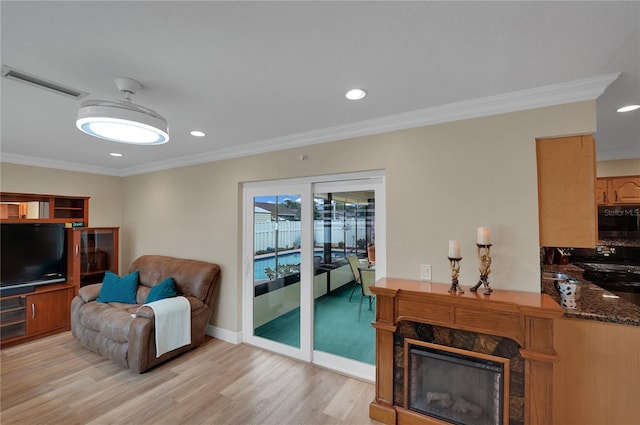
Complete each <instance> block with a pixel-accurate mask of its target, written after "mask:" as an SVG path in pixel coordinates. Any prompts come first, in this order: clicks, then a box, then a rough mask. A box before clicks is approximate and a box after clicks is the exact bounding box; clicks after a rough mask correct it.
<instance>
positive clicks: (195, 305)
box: [136, 296, 205, 319]
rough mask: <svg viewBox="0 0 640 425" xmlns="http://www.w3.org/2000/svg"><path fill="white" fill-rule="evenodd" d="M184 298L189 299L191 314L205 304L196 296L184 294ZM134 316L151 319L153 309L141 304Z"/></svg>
mask: <svg viewBox="0 0 640 425" xmlns="http://www.w3.org/2000/svg"><path fill="white" fill-rule="evenodd" d="M185 298H186V299H187V300H188V301H189V304H191V313H192V314H193V312H194V311H197V310H199V309H201V308H202V307H203V306H204V305H205V304H204V303H203V302H202V301H200V300H199V299H198V298H196V297H187V296H185ZM136 317H144V318H146V319H153V318H154V315H153V309H152V308H151V307H148V306H145V305H143V306H141V307H140V308H139V309H138V311H137V312H136Z"/></svg>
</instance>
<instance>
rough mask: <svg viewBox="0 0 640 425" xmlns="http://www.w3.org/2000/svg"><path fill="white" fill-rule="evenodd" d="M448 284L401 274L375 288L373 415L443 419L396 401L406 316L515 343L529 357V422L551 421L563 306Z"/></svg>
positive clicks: (407, 424)
mask: <svg viewBox="0 0 640 425" xmlns="http://www.w3.org/2000/svg"><path fill="white" fill-rule="evenodd" d="M449 287H450V285H449V284H442V283H425V282H419V281H415V280H406V279H396V278H382V279H380V280H378V281H377V282H376V284H375V285H374V286H372V287H371V290H372V292H373V293H374V294H376V321H375V322H374V323H373V327H374V328H375V329H376V395H375V399H374V400H373V401H372V402H371V404H370V405H369V416H370V417H371V418H372V419H375V420H377V421H380V422H382V423H385V424H389V425H391V424H394V425H395V424H398V425H416V424H432V423H442V422H433V421H432V420H431V419H432V418H428V417H427V416H423V415H420V414H417V413H414V412H410V411H407V410H406V409H404V407H403V406H395V405H394V404H393V377H394V372H393V366H394V363H393V362H394V332H395V331H396V329H397V323H398V322H400V321H403V320H406V321H412V322H419V323H425V324H432V325H439V326H445V327H449V328H452V329H462V330H468V331H473V332H478V333H484V334H489V335H497V336H503V337H507V338H511V339H513V340H514V341H516V342H517V343H518V344H520V347H521V348H520V354H521V355H522V357H523V358H524V359H525V383H524V384H525V412H524V416H525V417H524V422H525V424H526V425H545V424H549V423H551V420H552V419H551V413H552V402H553V394H552V384H553V363H554V362H557V361H559V360H560V358H559V356H558V354H557V353H556V351H555V349H554V347H553V319H555V318H560V317H561V316H562V314H563V310H562V308H561V307H560V306H559V305H558V304H557V303H556V302H555V301H554V300H553V299H552V298H551V297H550V296H548V295H546V294H536V293H529V292H518V291H506V290H494V292H493V293H492V294H491V295H484V294H481V293H477V292H471V291H468V292H465V293H464V294H458V293H454V294H450V293H449V292H448V289H449Z"/></svg>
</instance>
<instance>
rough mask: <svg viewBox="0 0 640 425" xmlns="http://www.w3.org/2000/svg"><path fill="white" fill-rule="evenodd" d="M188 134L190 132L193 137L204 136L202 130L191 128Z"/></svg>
mask: <svg viewBox="0 0 640 425" xmlns="http://www.w3.org/2000/svg"><path fill="white" fill-rule="evenodd" d="M189 134H191V135H192V136H195V137H204V136H205V134H204V132H202V131H200V130H193V131H192V132H191V133H189Z"/></svg>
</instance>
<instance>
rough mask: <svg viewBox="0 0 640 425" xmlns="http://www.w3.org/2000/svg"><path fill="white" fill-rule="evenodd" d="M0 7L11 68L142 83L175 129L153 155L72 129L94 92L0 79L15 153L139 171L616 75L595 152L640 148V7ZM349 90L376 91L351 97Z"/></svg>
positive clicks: (472, 107) (102, 95) (71, 79)
mask: <svg viewBox="0 0 640 425" xmlns="http://www.w3.org/2000/svg"><path fill="white" fill-rule="evenodd" d="M0 7H1V10H0V13H1V19H2V27H1V31H2V34H1V35H2V51H1V55H2V65H6V66H10V67H13V68H16V69H18V70H20V71H23V72H26V73H29V74H33V75H35V76H38V77H40V78H43V79H47V80H51V81H54V82H56V83H59V84H62V85H66V86H69V87H72V88H75V89H78V90H81V91H86V92H89V93H90V95H89V96H88V97H87V99H105V100H116V99H120V98H121V95H120V93H118V91H117V89H116V88H115V85H114V82H113V79H114V78H116V77H130V78H134V79H136V80H138V81H140V82H141V83H142V84H143V88H142V89H141V90H140V91H139V92H138V94H136V95H135V96H134V98H133V101H134V102H135V103H138V104H140V105H143V106H146V107H148V108H151V109H154V110H156V111H157V112H158V113H160V114H161V115H163V116H164V117H165V118H167V120H168V121H169V125H170V134H171V140H170V142H169V143H167V144H165V145H160V146H146V147H142V146H131V145H124V144H118V143H112V142H107V141H103V140H100V139H95V138H92V137H90V136H87V135H85V134H83V133H81V132H80V131H78V130H77V129H76V128H75V117H76V113H77V110H78V107H79V106H80V103H81V102H82V100H77V99H72V98H69V97H65V96H62V95H59V94H56V93H52V92H49V91H46V90H42V89H40V88H35V87H32V86H29V85H26V84H22V83H19V82H16V81H12V80H8V79H5V78H2V79H1V81H0V83H1V84H2V85H1V95H2V99H1V100H2V103H1V107H2V109H1V113H2V115H1V118H2V127H1V139H0V142H1V154H2V160H3V161H7V162H16V163H24V164H32V165H43V166H50V167H55V168H63V169H75V170H80V171H91V172H96V173H102V174H110V175H132V174H137V173H142V172H146V171H151V170H158V169H164V168H170V167H175V166H179V165H184V164H195V163H201V162H208V161H214V160H216V159H224V158H231V157H237V156H242V155H247V154H251V153H256V152H265V151H269V150H277V149H283V148H287V147H294V146H303V145H305V144H311V143H320V142H326V141H330V140H339V139H343V138H345V137H350V136H354V135H362V134H368V133H372V132H376V131H384V130H388V129H397V128H403V127H411V126H415V125H424V124H428V123H433V122H438V121H447V120H453V119H459V118H465V117H470V116H479V115H483V114H484V115H487V114H490V113H496V112H504V111H507V110H509V108H511V109H518V108H520V109H522V108H524V107H535V106H536V105H539V106H544V105H545V104H553V103H562V102H566V101H572V99H574V98H571V97H562V96H555V97H554V96H551V95H550V93H554V94H557V93H558V92H562V91H563V90H565V89H567V90H569V91H570V89H571V88H572V87H575V84H578V86H580V87H582V86H581V85H584V84H586V83H590V82H592V80H593V79H594V77H601V76H605V77H606V78H605V79H604V81H607V83H608V82H609V81H611V80H613V79H614V78H615V75H616V73H619V72H620V73H621V74H620V77H619V78H617V79H616V80H615V81H614V82H613V83H612V84H611V85H610V86H609V87H608V88H607V89H606V91H605V92H604V94H603V95H602V96H600V97H599V98H598V101H597V110H598V131H597V133H596V140H597V155H598V160H607V159H622V158H638V157H640V112H638V111H636V112H631V113H627V114H624V115H623V114H619V113H616V112H615V109H616V108H617V107H618V106H621V105H624V104H629V103H640V30H639V28H640V2H638V1H630V2H611V1H603V2H580V1H572V2H395V1H386V2H210V1H198V2H186V1H160V2H155V1H138V2H111V1H83V2H58V1H45V2H35V1H15V2H14V1H2V2H1V6H0ZM596 80H597V81H600V80H599V79H597V78H596ZM576 82H577V83H576ZM587 85H588V84H587ZM605 86H606V84H605ZM353 87H362V88H365V89H366V90H367V91H368V92H369V95H368V96H367V97H366V98H365V99H364V100H362V101H359V102H353V101H348V100H346V99H345V98H344V93H345V91H346V90H347V89H349V88H353ZM595 97H597V95H595ZM595 97H592V98H595ZM538 98H539V99H542V100H540V102H541V103H536V101H538V100H536V99H538ZM532 99H533V100H532ZM514 105H515V106H514ZM454 107H455V108H454ZM483 108H484V109H483ZM193 129H199V130H203V131H204V132H206V133H207V135H206V137H204V138H194V137H193V136H190V135H189V131H190V130H193ZM110 152H120V153H122V154H124V156H123V157H122V158H113V157H110V156H109V153H110Z"/></svg>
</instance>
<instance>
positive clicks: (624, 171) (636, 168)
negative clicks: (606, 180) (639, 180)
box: [596, 158, 640, 177]
mask: <svg viewBox="0 0 640 425" xmlns="http://www.w3.org/2000/svg"><path fill="white" fill-rule="evenodd" d="M596 167H597V169H598V171H597V173H598V174H597V175H598V177H615V176H638V175H640V158H635V159H618V160H615V161H598V162H597V163H596Z"/></svg>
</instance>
